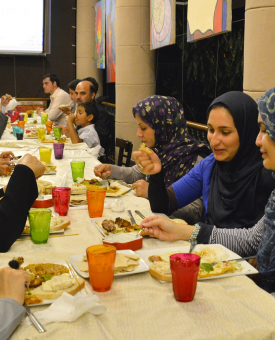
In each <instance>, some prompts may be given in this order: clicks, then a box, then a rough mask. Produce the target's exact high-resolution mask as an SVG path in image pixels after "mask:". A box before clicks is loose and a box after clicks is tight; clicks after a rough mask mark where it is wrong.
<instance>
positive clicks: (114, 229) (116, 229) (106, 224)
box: [101, 217, 140, 234]
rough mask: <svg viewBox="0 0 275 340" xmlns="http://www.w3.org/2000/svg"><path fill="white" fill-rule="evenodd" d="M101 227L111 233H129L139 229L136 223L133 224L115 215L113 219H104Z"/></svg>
mask: <svg viewBox="0 0 275 340" xmlns="http://www.w3.org/2000/svg"><path fill="white" fill-rule="evenodd" d="M101 225H102V227H103V229H105V230H106V231H107V232H111V233H114V234H115V233H130V232H133V231H139V230H140V227H139V225H138V224H133V225H131V223H130V222H129V221H127V220H124V219H122V218H120V217H117V218H116V220H115V221H113V220H104V221H103V222H102V224H101Z"/></svg>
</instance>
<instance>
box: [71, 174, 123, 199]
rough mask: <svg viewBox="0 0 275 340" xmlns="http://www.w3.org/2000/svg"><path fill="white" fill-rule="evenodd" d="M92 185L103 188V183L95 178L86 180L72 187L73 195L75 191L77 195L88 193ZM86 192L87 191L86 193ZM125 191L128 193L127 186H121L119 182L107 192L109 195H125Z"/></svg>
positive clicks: (113, 184) (112, 185) (114, 183)
mask: <svg viewBox="0 0 275 340" xmlns="http://www.w3.org/2000/svg"><path fill="white" fill-rule="evenodd" d="M90 185H96V186H99V187H101V186H102V183H101V182H100V181H99V180H97V179H96V178H93V179H91V180H90V179H84V180H83V181H82V182H79V183H74V184H73V185H72V187H71V189H72V192H71V193H72V194H74V191H75V192H76V193H75V194H77V193H79V194H80V193H85V192H86V191H87V188H88V187H89V186H90ZM84 186H86V190H85V189H84ZM84 190H85V191H84ZM125 191H127V188H125V186H123V185H120V184H119V183H118V182H113V183H112V184H111V185H110V186H109V188H108V189H107V190H106V192H107V193H109V194H120V195H121V194H122V193H124V192H125Z"/></svg>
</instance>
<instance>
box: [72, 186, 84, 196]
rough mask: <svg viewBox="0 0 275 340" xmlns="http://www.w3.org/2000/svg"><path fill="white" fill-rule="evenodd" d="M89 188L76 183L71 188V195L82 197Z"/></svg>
mask: <svg viewBox="0 0 275 340" xmlns="http://www.w3.org/2000/svg"><path fill="white" fill-rule="evenodd" d="M86 191H87V186H86V185H84V184H81V183H74V184H73V185H72V186H71V194H72V195H81V194H86Z"/></svg>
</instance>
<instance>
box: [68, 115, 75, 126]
mask: <svg viewBox="0 0 275 340" xmlns="http://www.w3.org/2000/svg"><path fill="white" fill-rule="evenodd" d="M74 120H75V115H74V114H73V113H70V114H69V115H68V116H67V122H68V124H73V123H74Z"/></svg>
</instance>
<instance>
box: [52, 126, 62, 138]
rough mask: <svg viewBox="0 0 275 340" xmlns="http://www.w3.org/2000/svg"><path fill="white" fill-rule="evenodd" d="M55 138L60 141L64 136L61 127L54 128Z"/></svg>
mask: <svg viewBox="0 0 275 340" xmlns="http://www.w3.org/2000/svg"><path fill="white" fill-rule="evenodd" d="M53 133H54V138H55V139H60V138H61V135H62V128H61V127H54V128H53Z"/></svg>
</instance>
